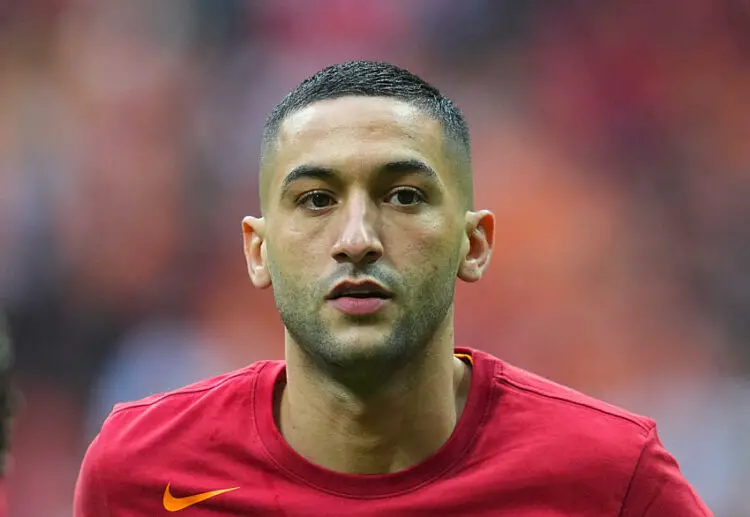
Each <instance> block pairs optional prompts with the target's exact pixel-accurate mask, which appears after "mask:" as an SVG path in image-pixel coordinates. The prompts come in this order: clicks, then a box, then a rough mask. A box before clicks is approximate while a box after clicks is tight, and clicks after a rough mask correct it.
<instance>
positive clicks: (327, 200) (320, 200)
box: [297, 191, 335, 210]
mask: <svg viewBox="0 0 750 517" xmlns="http://www.w3.org/2000/svg"><path fill="white" fill-rule="evenodd" d="M334 202H335V201H334V199H333V198H332V197H331V195H330V194H327V193H325V192H321V191H316V192H310V193H308V194H305V195H304V196H302V197H301V198H299V201H297V204H298V205H299V206H301V207H303V208H307V209H308V210H324V209H326V208H328V207H330V206H332V205H333V204H334Z"/></svg>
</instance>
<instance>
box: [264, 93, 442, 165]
mask: <svg viewBox="0 0 750 517" xmlns="http://www.w3.org/2000/svg"><path fill="white" fill-rule="evenodd" d="M444 140H445V139H444V134H443V129H442V125H441V124H440V122H438V121H437V120H435V119H434V118H432V117H430V116H429V115H427V114H426V113H424V112H423V111H422V110H421V109H419V108H417V107H415V106H412V105H410V104H408V103H406V102H404V101H400V100H397V99H389V98H383V97H341V98H338V99H331V100H324V101H319V102H315V103H313V104H311V105H310V106H307V107H305V108H304V109H302V110H300V111H298V112H296V113H293V114H291V115H290V116H289V117H287V118H286V119H285V120H284V121H283V123H282V124H281V126H280V128H279V133H278V140H277V148H276V153H275V155H276V159H275V160H274V161H275V162H276V164H277V167H275V169H276V171H277V172H279V173H281V172H282V171H286V170H288V169H290V168H292V167H295V166H297V165H301V164H303V163H313V164H315V165H323V166H331V167H337V166H338V165H341V166H346V165H349V164H351V161H352V160H355V161H356V162H357V163H359V164H365V163H367V162H370V161H384V160H391V159H393V158H394V157H397V158H410V157H411V158H419V159H422V160H425V161H427V162H428V163H429V164H430V165H432V166H433V167H434V168H435V169H436V170H440V169H442V168H443V164H444V163H445V157H444Z"/></svg>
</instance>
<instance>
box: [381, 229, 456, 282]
mask: <svg viewBox="0 0 750 517" xmlns="http://www.w3.org/2000/svg"><path fill="white" fill-rule="evenodd" d="M384 233H385V234H386V235H387V236H388V237H387V239H388V242H387V243H386V249H387V250H389V252H388V254H389V256H390V257H389V258H390V259H391V260H392V261H393V262H394V264H395V265H396V267H397V269H402V268H403V270H407V269H416V270H418V271H420V272H421V273H424V274H437V273H441V272H442V271H444V270H446V269H448V268H449V267H450V268H451V269H452V268H453V265H454V263H455V261H456V255H457V251H456V250H457V246H458V245H459V242H458V241H457V239H456V238H454V234H455V233H456V232H455V231H454V229H453V228H451V227H449V226H448V225H446V224H444V221H442V220H431V221H425V222H420V224H409V225H405V224H401V225H397V224H394V225H392V226H390V227H389V228H387V231H386V232H384Z"/></svg>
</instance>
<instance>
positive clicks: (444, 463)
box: [75, 349, 711, 517]
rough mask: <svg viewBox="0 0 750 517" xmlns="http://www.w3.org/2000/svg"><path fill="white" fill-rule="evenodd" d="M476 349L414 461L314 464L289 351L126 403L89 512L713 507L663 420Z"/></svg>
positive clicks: (85, 510)
mask: <svg viewBox="0 0 750 517" xmlns="http://www.w3.org/2000/svg"><path fill="white" fill-rule="evenodd" d="M457 353H459V354H469V355H470V356H471V359H472V362H473V376H472V382H471V388H470V390H469V395H468V399H467V402H466V406H465V408H464V410H463V413H462V415H461V418H460V420H459V422H458V424H457V426H456V428H455V430H454V432H453V434H452V435H451V437H450V439H449V440H448V441H447V442H446V443H445V445H444V446H443V447H442V448H441V449H440V450H439V451H437V452H436V453H435V454H434V455H432V456H431V457H429V458H428V459H426V460H425V461H423V462H422V463H419V464H417V465H415V466H413V467H411V468H409V469H406V470H403V471H400V472H397V473H393V474H384V475H362V476H358V475H347V474H340V473H337V472H333V471H330V470H327V469H324V468H321V467H319V466H317V465H314V464H312V463H310V462H308V461H307V460H305V459H304V458H303V457H301V456H300V455H298V454H297V453H296V452H295V451H294V450H293V449H292V448H291V447H289V445H288V444H287V443H286V442H285V441H284V439H283V437H282V436H281V434H280V432H279V430H278V428H277V427H276V425H275V422H274V417H273V397H274V386H275V385H276V383H277V381H278V380H279V379H283V376H284V374H285V366H284V363H283V362H282V361H265V362H259V363H255V364H253V365H251V366H249V367H247V368H244V369H242V370H239V371H236V372H233V373H230V374H227V375H223V376H220V377H216V378H213V379H209V380H206V381H203V382H200V383H197V384H194V385H191V386H187V387H185V388H182V389H179V390H176V391H173V392H170V393H167V394H162V395H155V396H151V397H148V398H146V399H143V400H141V401H138V402H132V403H126V404H120V405H117V406H115V408H114V409H113V411H112V413H111V415H110V416H109V417H108V418H107V420H106V422H105V423H104V425H103V427H102V430H101V432H100V433H99V435H98V436H97V437H96V439H95V440H94V441H93V443H92V444H91V446H90V447H89V450H88V452H87V454H86V457H85V459H84V462H83V465H82V468H81V473H80V476H79V479H78V484H77V487H76V494H75V517H136V516H138V517H142V516H149V517H157V516H160V515H168V514H169V513H171V512H177V511H180V512H184V515H185V517H189V516H194V517H200V516H206V517H207V516H219V515H226V516H243V517H244V516H253V515H258V516H304V517H314V516H321V517H322V516H326V517H330V516H383V515H388V516H395V517H401V516H403V517H406V516H408V517H413V516H420V515H423V516H430V517H438V516H461V517H472V516H477V517H479V516H494V517H506V516H507V517H558V516H559V517H562V516H577V517H594V516H596V517H605V516H607V517H617V516H620V517H646V516H650V517H694V516H695V517H697V516H701V517H704V516H709V515H711V513H710V511H709V510H708V509H707V508H706V507H705V505H704V504H703V503H702V502H701V501H700V500H699V498H698V497H697V496H696V494H695V492H694V491H693V489H692V488H691V487H690V486H689V485H688V483H687V482H686V481H685V479H684V478H683V477H682V475H681V474H680V472H679V469H678V466H677V463H676V462H675V460H674V459H673V458H672V457H671V456H670V455H669V454H668V453H667V452H666V451H665V450H664V447H663V446H662V444H661V443H660V441H659V438H658V437H657V434H656V429H655V425H654V422H653V421H651V420H649V419H647V418H643V417H640V416H636V415H633V414H631V413H628V412H626V411H623V410H621V409H618V408H616V407H613V406H610V405H608V404H605V403H603V402H600V401H597V400H595V399H592V398H589V397H587V396H585V395H582V394H580V393H578V392H575V391H573V390H570V389H568V388H565V387H563V386H560V385H557V384H555V383H553V382H551V381H548V380H545V379H543V378H541V377H538V376H535V375H533V374H531V373H528V372H526V371H524V370H521V369H519V368H516V367H513V366H511V365H508V364H507V363H504V362H502V361H500V360H498V359H496V358H494V357H492V356H490V355H488V354H485V353H482V352H479V351H475V350H469V349H458V350H457Z"/></svg>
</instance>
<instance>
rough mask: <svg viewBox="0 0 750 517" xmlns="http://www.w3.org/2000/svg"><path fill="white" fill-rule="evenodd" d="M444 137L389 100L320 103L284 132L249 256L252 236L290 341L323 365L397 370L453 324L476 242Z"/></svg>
mask: <svg viewBox="0 0 750 517" xmlns="http://www.w3.org/2000/svg"><path fill="white" fill-rule="evenodd" d="M444 139H445V137H444V132H443V128H442V127H441V125H440V123H439V122H438V121H436V120H434V119H432V118H431V117H429V116H427V115H426V114H424V113H423V112H422V111H420V110H419V109H417V108H415V107H412V106H411V105H409V104H406V103H404V102H401V101H397V100H392V99H386V98H371V97H344V98H339V99H335V100H327V101H321V102H317V103H314V104H312V105H310V106H308V107H307V108H305V109H303V110H302V111H299V112H297V113H295V114H292V115H290V116H289V117H288V118H287V119H286V120H285V121H284V122H283V123H282V125H281V128H280V130H279V136H278V142H277V146H276V149H275V151H274V152H273V153H272V154H273V156H272V157H271V158H270V159H269V160H268V163H267V164H266V168H265V170H264V174H265V175H267V176H266V181H265V182H264V185H265V187H264V188H265V189H266V191H265V192H263V195H264V196H265V200H264V201H265V202H264V216H265V217H264V219H258V220H254V221H255V222H254V223H252V224H251V225H248V223H247V220H246V224H245V237H246V251H248V249H249V247H252V245H251V244H250V241H251V240H252V238H253V235H255V239H256V241H255V242H256V243H260V244H259V246H260V249H259V251H258V253H256V254H255V256H256V257H261V258H260V259H259V261H258V262H259V263H258V264H256V265H258V267H260V268H261V270H262V271H266V272H267V277H268V280H269V281H270V283H271V285H272V286H273V291H274V297H275V299H276V305H277V307H278V309H279V312H280V314H281V318H282V320H283V322H284V324H285V325H286V328H287V330H288V333H289V335H290V336H291V338H292V339H293V340H294V342H295V343H296V344H297V345H298V346H300V347H301V348H302V349H303V350H305V351H306V352H308V353H309V354H310V355H311V356H312V357H314V358H316V359H317V360H322V362H324V363H325V364H328V365H336V366H340V367H343V368H345V367H347V366H350V365H352V364H353V363H355V362H358V361H363V360H364V361H371V362H372V361H382V362H384V363H385V364H394V363H396V362H398V361H402V360H404V359H405V358H406V357H409V356H411V355H412V354H414V353H415V352H417V351H419V350H421V349H423V348H424V347H425V346H426V345H427V344H428V343H429V341H430V340H431V338H432V337H433V336H434V335H435V333H436V331H437V330H438V329H439V328H441V325H443V324H444V323H446V321H447V320H446V318H449V317H452V314H451V308H452V303H453V292H454V287H455V281H456V275H457V273H459V269H460V267H461V264H462V260H463V259H464V256H465V255H466V253H467V251H468V250H469V248H470V243H469V238H468V237H467V231H466V228H467V212H466V209H465V207H464V205H463V203H464V201H463V199H464V198H463V197H462V196H461V193H460V192H459V189H458V181H457V180H456V177H455V176H454V175H455V174H457V171H455V170H453V165H452V162H451V160H450V158H449V156H448V155H447V153H446V149H445V148H446V145H445V140H444ZM252 225H254V226H255V227H254V228H253V227H251V226H252ZM248 253H249V254H248V260H249V267H250V268H251V276H253V272H252V268H253V267H254V266H253V265H252V264H250V261H251V259H250V255H252V252H248ZM261 277H264V275H263V274H261ZM254 281H255V283H256V285H260V284H263V282H262V281H260V282H259V281H257V275H256V276H255V277H254ZM261 286H263V285H261Z"/></svg>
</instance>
